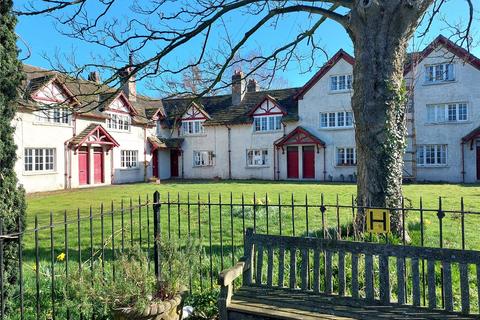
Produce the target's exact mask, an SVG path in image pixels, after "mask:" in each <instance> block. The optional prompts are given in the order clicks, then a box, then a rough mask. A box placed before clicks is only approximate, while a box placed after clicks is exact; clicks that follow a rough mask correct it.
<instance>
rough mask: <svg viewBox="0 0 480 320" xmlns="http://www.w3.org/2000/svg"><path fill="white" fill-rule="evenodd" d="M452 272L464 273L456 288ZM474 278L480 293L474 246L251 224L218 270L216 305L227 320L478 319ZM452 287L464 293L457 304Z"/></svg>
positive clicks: (479, 260)
mask: <svg viewBox="0 0 480 320" xmlns="http://www.w3.org/2000/svg"><path fill="white" fill-rule="evenodd" d="M265 262H266V263H265ZM472 264H474V265H475V266H474V268H473V267H472V268H470V266H471V265H472ZM457 268H458V270H459V272H453V273H452V269H453V270H457ZM470 269H471V270H470ZM422 270H424V271H425V273H424V274H425V278H423V277H422V274H423V272H422ZM436 271H437V273H436ZM472 271H473V272H475V273H476V275H474V276H471V275H470V273H471V272H472ZM452 274H453V275H454V276H455V275H458V274H459V278H460V280H459V281H456V282H455V281H453V283H454V286H453V287H452ZM242 275H243V285H242V286H241V287H240V288H239V289H237V290H236V291H235V293H233V283H234V280H235V279H237V278H239V277H240V276H242ZM347 279H348V281H347ZM440 279H443V280H440ZM455 279H456V278H455ZM470 280H472V281H471V282H472V283H475V290H476V291H475V292H476V293H477V292H479V291H480V287H479V285H478V284H479V281H480V252H477V251H469V250H454V249H439V248H421V247H414V246H397V245H389V244H378V243H364V242H350V241H339V240H328V239H320V238H301V237H287V236H273V235H263V234H255V233H254V232H253V230H252V229H248V230H247V232H246V235H245V247H244V257H243V258H242V259H240V261H239V262H238V263H237V264H236V265H235V266H234V267H232V268H230V269H227V270H224V271H222V272H221V273H220V276H219V285H220V286H221V291H220V297H219V302H218V304H219V311H220V319H222V320H226V319H480V317H479V315H478V313H477V314H471V308H470V300H471V299H470V286H469V281H470ZM473 280H474V281H475V282H474V281H473ZM441 281H443V288H441V287H442V286H441V283H442V282H441ZM458 282H459V285H458V286H457V284H458ZM286 283H287V284H288V285H285V284H286ZM422 284H424V286H422ZM457 287H458V288H457ZM422 288H425V289H424V290H425V292H424V294H425V296H423V295H422V294H421V292H423V290H422ZM454 289H458V290H459V291H460V299H459V301H457V305H456V307H455V308H454V294H453V292H454ZM442 292H443V293H442ZM472 292H473V291H472ZM479 293H480V292H479ZM457 296H458V295H457ZM479 297H480V294H479ZM422 298H425V304H426V306H422V305H423V303H422V302H423V299H422ZM458 305H460V306H458ZM442 306H443V307H442Z"/></svg>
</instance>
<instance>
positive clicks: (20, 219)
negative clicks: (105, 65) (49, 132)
mask: <svg viewBox="0 0 480 320" xmlns="http://www.w3.org/2000/svg"><path fill="white" fill-rule="evenodd" d="M12 7H13V1H12V0H6V1H0V195H1V198H0V217H1V218H2V219H3V226H2V228H3V230H2V231H3V232H4V234H12V233H16V232H18V231H19V225H20V224H21V225H22V226H24V225H25V223H24V220H25V211H26V206H25V193H24V191H23V189H22V188H19V187H18V181H17V176H16V174H15V171H14V166H15V161H17V155H16V146H15V142H14V139H13V134H14V130H15V129H14V128H13V126H12V120H13V118H14V116H15V112H16V109H17V107H16V103H15V101H16V99H17V97H18V88H19V87H20V84H21V81H22V80H23V77H24V75H23V72H22V64H21V63H20V61H19V60H18V48H17V45H16V41H17V36H16V34H15V25H16V22H17V19H16V17H15V15H14V14H13V12H12ZM18 250H19V245H18V242H17V241H12V240H10V241H5V242H4V251H3V279H2V284H3V286H2V294H3V297H4V298H5V300H4V304H5V305H6V311H9V310H12V312H13V309H14V304H15V302H16V300H17V297H15V296H16V295H17V294H18V292H17V290H18V286H17V281H18Z"/></svg>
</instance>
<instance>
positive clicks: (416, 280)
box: [412, 258, 420, 307]
mask: <svg viewBox="0 0 480 320" xmlns="http://www.w3.org/2000/svg"><path fill="white" fill-rule="evenodd" d="M418 267H419V264H418V259H417V258H413V259H412V294H413V305H414V306H416V307H418V306H420V271H419V269H418Z"/></svg>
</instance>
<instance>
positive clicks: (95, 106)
mask: <svg viewBox="0 0 480 320" xmlns="http://www.w3.org/2000/svg"><path fill="white" fill-rule="evenodd" d="M23 70H24V72H25V74H26V79H25V80H24V82H23V83H22V87H21V88H20V96H21V99H20V100H19V105H20V107H23V108H27V109H31V110H34V109H36V108H38V105H37V104H36V103H35V102H34V101H32V99H31V98H30V97H31V94H33V93H35V92H36V91H37V90H39V89H40V88H42V87H43V86H45V85H46V84H48V83H49V82H50V81H52V79H56V81H58V82H59V84H60V85H64V86H65V87H66V88H67V89H68V90H69V91H70V92H71V93H72V94H73V95H74V96H75V98H76V99H77V100H78V101H79V103H80V105H79V106H77V107H76V108H75V111H77V112H78V113H80V114H81V116H84V117H95V118H103V119H106V118H107V117H108V115H107V114H105V113H103V112H102V110H103V109H104V107H105V105H106V104H108V103H109V102H111V100H112V98H113V97H116V93H117V90H116V89H115V88H111V87H108V86H105V85H99V84H97V83H95V82H92V81H87V80H83V79H74V78H71V77H68V76H67V75H65V74H62V73H59V72H55V71H48V70H44V69H41V68H38V67H34V66H31V65H26V64H24V66H23ZM131 104H132V105H133V107H134V109H135V110H136V112H137V115H135V116H134V117H133V123H134V124H148V123H149V121H150V120H151V117H150V115H153V114H155V113H156V112H157V110H158V109H161V110H162V111H163V105H162V101H161V100H160V99H152V98H149V97H145V96H142V95H138V96H137V101H133V102H131ZM42 107H44V106H42Z"/></svg>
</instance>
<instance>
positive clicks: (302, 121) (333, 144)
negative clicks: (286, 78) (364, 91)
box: [298, 59, 356, 181]
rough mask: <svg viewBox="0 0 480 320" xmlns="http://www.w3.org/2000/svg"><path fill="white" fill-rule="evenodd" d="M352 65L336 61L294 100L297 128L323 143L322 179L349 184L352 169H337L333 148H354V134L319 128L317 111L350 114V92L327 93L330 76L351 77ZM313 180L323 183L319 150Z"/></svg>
mask: <svg viewBox="0 0 480 320" xmlns="http://www.w3.org/2000/svg"><path fill="white" fill-rule="evenodd" d="M352 72H353V69H352V65H351V64H349V63H348V62H346V61H345V60H343V59H342V60H340V61H338V63H337V64H335V65H334V66H333V67H332V68H331V69H330V70H329V71H328V72H327V73H326V74H325V75H324V76H323V77H322V78H321V79H320V80H319V81H318V82H317V83H316V84H315V85H314V86H313V87H312V88H311V89H310V90H308V91H307V92H306V93H305V95H304V96H303V99H300V100H299V101H298V115H299V123H298V125H300V126H302V127H304V128H306V129H307V130H309V131H310V132H311V133H312V134H314V135H315V136H317V137H318V138H320V139H321V140H323V141H324V142H325V144H326V149H325V159H326V163H325V170H326V174H325V176H326V180H327V181H330V180H333V181H350V180H351V179H352V177H353V174H354V173H355V172H356V166H347V167H346V166H337V165H336V149H337V147H355V132H354V129H353V127H352V128H320V113H321V112H338V111H351V109H352V108H351V103H350V100H351V96H352V91H351V90H350V91H342V92H333V91H330V76H334V75H346V74H352ZM315 160H316V162H315V166H316V172H315V177H316V179H319V180H323V170H324V169H323V151H322V150H320V153H318V154H317V156H316V159H315Z"/></svg>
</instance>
